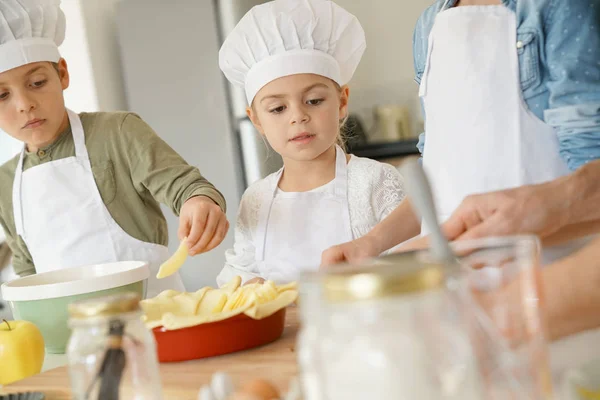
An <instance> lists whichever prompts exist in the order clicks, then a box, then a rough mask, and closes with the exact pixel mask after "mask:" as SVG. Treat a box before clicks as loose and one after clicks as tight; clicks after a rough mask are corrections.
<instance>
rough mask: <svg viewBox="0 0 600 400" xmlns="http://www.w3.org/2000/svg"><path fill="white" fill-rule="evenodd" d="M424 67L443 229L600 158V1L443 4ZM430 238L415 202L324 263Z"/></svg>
mask: <svg viewBox="0 0 600 400" xmlns="http://www.w3.org/2000/svg"><path fill="white" fill-rule="evenodd" d="M457 6H474V7H457ZM453 7H457V8H455V9H453ZM434 25H435V26H436V27H435V29H433V27H434ZM432 32H434V34H432ZM414 61H415V70H416V74H417V76H416V81H417V83H419V84H420V94H421V95H423V97H422V100H423V105H424V114H425V116H426V126H427V128H426V131H427V138H425V134H422V135H421V137H420V141H419V149H420V151H421V153H423V156H424V164H425V168H426V169H427V171H428V173H429V176H430V178H431V180H432V183H433V187H434V192H436V198H437V202H438V206H439V208H441V210H439V211H441V212H440V218H441V219H446V218H448V217H449V215H450V214H451V212H452V211H453V210H454V209H455V208H456V207H457V206H458V205H459V204H460V202H461V201H462V199H464V197H466V196H468V195H470V194H473V193H480V192H488V191H493V190H501V189H507V188H510V187H515V186H522V185H526V184H535V183H541V182H545V181H549V180H553V179H556V178H558V177H560V176H563V175H565V174H566V173H568V172H569V171H572V170H575V169H577V168H578V167H580V166H581V165H583V164H585V163H586V162H588V161H591V160H594V159H598V158H600V0H568V1H565V0H471V1H467V0H463V1H460V2H459V1H457V0H448V1H444V0H438V1H437V2H436V3H435V4H433V5H432V6H431V7H429V8H428V9H427V10H426V11H425V12H424V13H423V14H422V15H421V17H420V19H419V21H418V23H417V26H416V29H415V34H414ZM429 61H431V63H429ZM523 100H524V101H523ZM418 232H419V228H418V222H417V220H416V218H415V217H414V215H413V213H412V210H411V209H410V206H409V205H408V203H407V202H404V203H403V204H401V205H400V206H399V207H398V209H397V210H396V211H394V213H392V214H391V215H390V216H389V217H388V218H387V219H386V220H385V221H383V222H382V223H380V224H379V225H378V226H377V227H376V228H374V229H373V231H372V232H371V234H369V235H367V236H364V237H363V238H361V239H359V240H357V241H354V242H351V243H349V244H344V245H341V246H337V247H335V248H332V249H330V250H328V251H327V252H326V253H325V254H324V255H323V263H324V264H329V263H335V262H339V261H343V260H344V259H348V260H352V259H355V258H360V257H364V256H372V255H377V254H379V253H380V252H381V251H382V250H385V249H387V248H390V247H392V246H394V245H395V244H398V243H400V242H403V241H405V240H407V239H409V238H411V237H412V236H414V235H416V234H418ZM580 245H581V244H578V245H573V246H567V247H566V248H562V249H557V252H556V253H555V254H550V255H549V257H548V258H547V261H549V260H552V259H554V258H558V257H560V256H562V255H565V254H568V253H570V252H572V251H574V250H575V249H576V248H577V247H579V246H580ZM547 255H548V254H547Z"/></svg>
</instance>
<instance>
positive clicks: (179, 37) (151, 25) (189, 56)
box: [116, 0, 282, 291]
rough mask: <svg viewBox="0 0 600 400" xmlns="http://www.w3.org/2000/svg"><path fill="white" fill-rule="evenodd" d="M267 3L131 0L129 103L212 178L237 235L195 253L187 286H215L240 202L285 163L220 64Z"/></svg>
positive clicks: (121, 12)
mask: <svg viewBox="0 0 600 400" xmlns="http://www.w3.org/2000/svg"><path fill="white" fill-rule="evenodd" d="M259 3H261V1H256V0H252V1H248V0H221V1H217V0H172V1H168V2H167V1H164V0H123V1H121V2H120V3H118V7H117V13H116V24H117V32H118V34H117V35H118V42H119V47H120V56H121V64H122V65H121V68H122V73H123V81H124V86H125V87H124V91H125V94H126V99H127V108H128V109H129V110H130V111H132V112H135V113H137V114H139V115H140V116H141V117H142V118H143V119H144V120H145V121H147V122H148V123H149V124H150V126H152V127H153V128H154V129H155V130H156V132H157V133H158V134H159V136H161V137H162V139H164V140H165V141H166V142H167V143H168V144H169V145H170V146H171V147H173V148H174V149H175V150H176V151H177V152H178V153H179V154H181V155H182V156H183V157H184V158H185V159H186V160H187V161H188V162H189V163H190V164H192V165H195V166H197V167H198V168H199V169H200V172H201V173H202V174H203V175H204V176H205V177H206V178H207V179H208V180H210V181H211V182H212V183H213V184H214V185H215V186H216V187H217V188H218V189H219V190H220V191H221V192H222V193H223V195H224V196H225V199H226V201H227V217H228V220H229V222H230V225H231V227H230V230H229V233H228V235H227V237H226V239H225V240H224V242H223V243H222V244H221V245H220V246H219V247H217V248H216V249H214V250H212V251H211V252H208V253H205V254H202V255H198V256H195V257H192V258H188V260H187V261H186V263H185V265H184V267H183V268H182V269H181V270H180V273H181V275H182V278H183V280H184V283H185V285H186V289H187V290H188V291H194V290H197V289H198V288H200V287H203V286H208V285H209V286H215V285H216V282H215V277H216V275H217V274H218V272H219V271H220V270H221V269H222V267H223V264H224V260H225V255H224V254H225V251H226V250H227V249H229V248H231V247H232V246H233V232H234V227H235V221H236V215H237V210H238V206H239V201H240V199H241V196H242V194H243V191H244V189H245V188H246V187H247V186H248V185H249V184H251V183H252V182H254V181H256V180H258V179H260V178H263V177H265V176H266V175H268V174H270V173H271V172H274V171H277V170H278V169H279V168H280V167H281V165H282V161H281V158H280V156H279V155H277V154H276V153H274V152H273V151H272V150H271V149H270V148H269V147H268V145H267V144H266V141H264V140H263V139H262V138H261V137H260V135H259V134H258V132H257V131H256V130H255V129H254V127H253V125H252V123H251V122H250V121H249V120H248V118H247V117H246V111H245V110H246V100H245V96H244V91H243V89H239V88H234V87H232V86H231V85H229V83H228V82H227V80H226V79H225V77H224V76H223V74H222V72H221V70H220V69H219V65H218V51H219V48H220V46H221V43H222V41H223V38H224V37H225V35H226V34H227V33H228V32H229V31H230V30H231V29H232V28H233V27H234V26H235V24H236V23H237V22H238V21H239V19H240V18H241V17H242V16H243V15H244V14H245V13H246V12H247V11H248V10H249V9H250V8H251V7H252V6H254V5H256V4H259ZM163 211H164V214H165V216H166V218H167V223H168V226H169V237H170V244H169V250H170V251H171V252H174V251H175V250H176V248H177V246H178V243H177V228H178V222H179V221H178V217H177V216H175V215H173V213H172V212H171V211H170V210H169V209H167V208H166V207H165V208H164V209H163Z"/></svg>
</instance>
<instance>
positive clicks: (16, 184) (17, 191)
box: [12, 145, 26, 237]
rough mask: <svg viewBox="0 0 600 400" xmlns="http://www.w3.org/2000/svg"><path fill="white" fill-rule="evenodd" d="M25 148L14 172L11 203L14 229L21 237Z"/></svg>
mask: <svg viewBox="0 0 600 400" xmlns="http://www.w3.org/2000/svg"><path fill="white" fill-rule="evenodd" d="M25 146H26V145H23V149H22V150H21V156H20V157H19V162H18V164H17V169H16V170H15V179H14V181H13V191H12V202H13V217H14V219H15V227H16V229H17V235H19V236H21V237H22V236H23V204H22V203H21V182H22V181H23V158H24V156H25Z"/></svg>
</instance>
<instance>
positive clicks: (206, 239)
mask: <svg viewBox="0 0 600 400" xmlns="http://www.w3.org/2000/svg"><path fill="white" fill-rule="evenodd" d="M228 230H229V222H228V221H227V217H226V216H225V213H223V211H221V207H219V206H218V205H217V204H216V203H215V202H214V201H212V200H211V199H210V198H208V197H206V196H195V197H192V198H190V199H188V200H187V201H186V202H185V203H183V206H182V207H181V211H180V213H179V232H178V233H177V235H178V236H179V240H183V238H185V237H186V236H187V243H188V248H189V255H191V256H195V255H196V254H200V253H205V252H207V251H209V250H212V249H214V248H215V247H217V246H218V245H219V244H220V243H221V242H222V241H223V239H224V238H225V235H226V234H227V231H228Z"/></svg>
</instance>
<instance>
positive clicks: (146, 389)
mask: <svg viewBox="0 0 600 400" xmlns="http://www.w3.org/2000/svg"><path fill="white" fill-rule="evenodd" d="M139 301H140V298H139V296H138V295H137V294H134V293H125V294H120V295H112V296H106V297H98V298H92V299H87V300H83V301H80V302H75V303H72V304H71V305H69V315H70V318H69V326H70V327H71V330H72V333H71V337H70V338H69V342H68V345H67V357H68V365H69V375H70V379H71V389H72V395H73V399H75V400H95V399H98V400H118V399H127V400H129V399H134V400H161V399H162V387H161V381H160V372H159V367H158V359H157V355H156V343H155V341H154V336H153V335H152V332H150V331H149V330H148V329H147V328H146V326H145V325H144V323H143V321H142V319H141V317H142V312H141V309H140V306H139Z"/></svg>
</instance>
